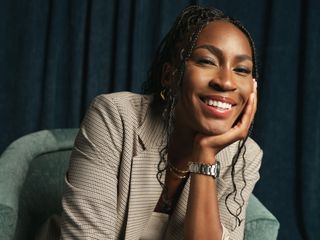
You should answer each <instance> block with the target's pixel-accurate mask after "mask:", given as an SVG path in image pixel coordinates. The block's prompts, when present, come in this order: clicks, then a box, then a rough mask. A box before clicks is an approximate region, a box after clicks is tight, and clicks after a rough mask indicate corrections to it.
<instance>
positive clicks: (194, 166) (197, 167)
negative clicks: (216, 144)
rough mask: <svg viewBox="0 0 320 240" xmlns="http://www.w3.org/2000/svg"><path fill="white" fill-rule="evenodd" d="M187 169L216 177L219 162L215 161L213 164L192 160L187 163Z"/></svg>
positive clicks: (218, 170) (218, 172) (217, 175)
mask: <svg viewBox="0 0 320 240" xmlns="http://www.w3.org/2000/svg"><path fill="white" fill-rule="evenodd" d="M189 171H190V172H191V173H199V174H203V175H207V176H212V177H214V178H218V177H219V174H220V162H219V161H217V162H216V163H215V164H205V163H196V162H192V163H191V164H190V165H189Z"/></svg>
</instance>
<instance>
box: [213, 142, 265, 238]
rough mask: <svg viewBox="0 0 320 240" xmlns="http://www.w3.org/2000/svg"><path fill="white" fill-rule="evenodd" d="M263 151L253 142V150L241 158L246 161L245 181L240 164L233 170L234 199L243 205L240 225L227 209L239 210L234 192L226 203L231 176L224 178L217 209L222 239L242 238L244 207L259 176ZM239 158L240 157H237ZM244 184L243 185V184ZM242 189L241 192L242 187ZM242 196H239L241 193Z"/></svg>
mask: <svg viewBox="0 0 320 240" xmlns="http://www.w3.org/2000/svg"><path fill="white" fill-rule="evenodd" d="M262 155H263V152H262V150H261V149H260V148H259V147H258V146H257V145H256V144H255V145H254V146H253V151H251V152H249V154H246V156H245V159H246V160H245V161H243V159H241V162H246V165H245V166H244V172H243V174H244V176H245V181H246V183H244V181H243V178H242V168H241V167H242V166H241V165H240V166H238V168H236V171H235V183H236V186H237V193H236V198H235V199H236V201H238V203H240V204H241V203H243V207H242V210H241V213H240V216H239V218H240V220H241V223H240V225H238V224H236V218H235V217H234V216H232V215H231V214H230V213H229V211H228V208H229V210H230V211H232V212H233V213H235V212H237V211H239V205H238V204H237V203H236V201H235V200H234V196H235V195H234V194H232V195H231V196H230V197H229V198H228V201H227V203H226V201H225V199H226V197H227V195H228V194H229V193H230V192H232V190H233V187H232V180H231V176H230V174H229V177H230V178H229V179H227V180H226V182H227V183H225V186H227V187H226V189H225V190H224V194H223V196H222V198H221V199H222V201H221V202H220V203H219V209H220V218H221V222H222V225H223V238H222V239H223V240H229V239H232V240H240V239H243V235H244V226H245V218H246V209H247V205H248V202H249V197H250V195H251V193H252V191H253V188H254V186H255V184H256V183H257V181H258V180H259V178H260V174H259V169H260V166H261V159H262ZM239 160H240V159H239ZM244 184H245V186H244ZM243 186H244V188H243V191H242V193H241V189H242V187H243ZM240 193H241V194H242V197H243V198H241V195H240Z"/></svg>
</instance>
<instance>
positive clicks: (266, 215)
mask: <svg viewBox="0 0 320 240" xmlns="http://www.w3.org/2000/svg"><path fill="white" fill-rule="evenodd" d="M279 227H280V224H279V221H278V220H277V219H276V217H275V216H273V215H272V214H271V212H270V211H269V210H268V209H267V208H266V207H265V206H264V205H263V204H262V203H261V202H260V201H259V200H258V199H257V198H256V197H255V196H254V195H252V194H251V196H250V198H249V203H248V207H247V214H246V225H245V232H244V236H245V237H244V239H245V240H256V239H259V240H273V239H274V240H276V239H277V236H278V231H279Z"/></svg>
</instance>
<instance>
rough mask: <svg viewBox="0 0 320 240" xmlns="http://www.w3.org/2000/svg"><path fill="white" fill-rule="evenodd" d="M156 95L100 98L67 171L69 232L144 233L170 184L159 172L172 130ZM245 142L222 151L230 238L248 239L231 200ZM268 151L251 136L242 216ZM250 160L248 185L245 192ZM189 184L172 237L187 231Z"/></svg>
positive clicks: (220, 183) (222, 207)
mask: <svg viewBox="0 0 320 240" xmlns="http://www.w3.org/2000/svg"><path fill="white" fill-rule="evenodd" d="M151 101H152V97H151V96H147V95H140V94H134V93H129V92H120V93H113V94H105V95H100V96H98V97H96V98H95V100H94V101H93V102H92V104H91V106H90V108H89V110H88V111H87V113H86V116H85V118H84V120H83V122H82V124H81V127H80V130H79V133H78V135H77V138H76V141H75V146H74V149H73V151H72V154H71V160H70V166H69V169H68V172H67V176H66V178H65V184H66V190H65V192H64V196H63V201H62V202H63V214H62V223H61V238H62V239H130V240H131V239H139V237H140V235H141V234H142V232H143V230H144V227H145V226H146V224H147V222H148V220H149V217H150V216H151V213H152V212H153V210H154V208H155V205H156V203H157V201H158V200H159V197H160V194H161V192H162V188H161V186H160V184H159V183H158V181H157V179H156V174H157V164H158V162H159V158H160V155H159V151H160V150H161V149H162V147H163V146H164V141H163V139H164V134H165V133H164V126H163V123H162V121H161V118H159V117H155V116H154V115H153V114H152V112H151V111H150V103H151ZM237 148H238V142H236V143H233V144H232V145H230V146H228V147H226V148H225V149H223V150H222V151H221V152H219V154H218V155H217V159H218V160H219V161H220V164H221V171H220V177H219V178H218V179H217V190H218V193H217V194H218V200H219V211H220V219H221V223H222V225H223V228H224V231H227V233H226V234H225V235H229V237H230V239H243V231H244V221H242V222H241V224H240V226H236V222H235V217H233V216H232V215H231V214H230V213H229V211H228V209H227V206H226V200H225V199H226V195H227V194H228V193H230V192H231V191H232V189H233V188H232V182H231V163H232V158H233V156H234V154H235V153H236V151H237ZM243 156H245V157H244V158H243ZM261 158H262V150H261V149H260V148H259V146H258V145H257V144H256V143H255V142H254V141H253V140H252V139H250V138H249V139H248V141H247V143H246V147H245V151H244V152H243V154H241V158H240V159H239V161H238V162H237V164H236V165H235V181H236V184H237V188H238V189H239V191H238V192H237V195H236V199H237V200H238V201H239V202H240V203H242V202H243V203H244V207H243V209H242V212H241V215H240V218H241V219H245V212H246V206H247V203H248V198H249V195H250V194H251V192H252V190H253V188H254V185H255V183H256V182H257V180H258V179H259V168H260V165H261ZM243 167H244V172H243V174H244V176H245V179H246V186H245V188H244V190H243V193H242V195H243V199H241V197H240V193H239V192H240V189H241V187H242V186H244V184H245V183H244V182H243V180H242V168H243ZM189 184H190V179H189V180H187V183H186V184H185V187H184V189H183V190H182V193H181V195H180V198H179V200H178V203H177V205H176V207H175V209H174V212H173V213H172V215H171V216H170V218H169V222H168V228H167V231H166V237H165V239H182V238H183V227H184V218H185V214H186V207H187V201H188V194H189ZM227 204H228V207H229V209H230V211H232V212H236V211H237V210H238V205H236V203H235V201H234V200H233V196H232V197H230V198H229V200H228V202H227Z"/></svg>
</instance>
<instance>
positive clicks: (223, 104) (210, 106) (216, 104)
mask: <svg viewBox="0 0 320 240" xmlns="http://www.w3.org/2000/svg"><path fill="white" fill-rule="evenodd" d="M200 99H201V102H202V103H203V104H202V106H203V108H204V109H205V111H206V112H208V113H209V114H210V115H211V116H213V117H217V118H227V117H229V116H230V114H231V112H232V107H233V106H235V105H236V102H235V101H234V100H233V99H231V98H228V97H223V96H218V95H213V96H204V97H201V98H200Z"/></svg>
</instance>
